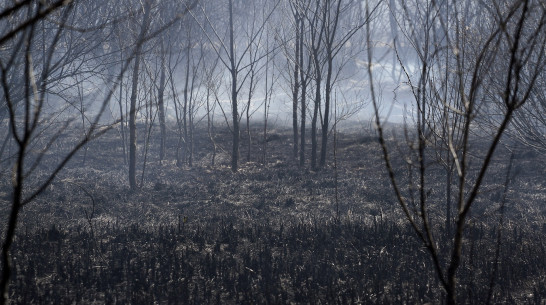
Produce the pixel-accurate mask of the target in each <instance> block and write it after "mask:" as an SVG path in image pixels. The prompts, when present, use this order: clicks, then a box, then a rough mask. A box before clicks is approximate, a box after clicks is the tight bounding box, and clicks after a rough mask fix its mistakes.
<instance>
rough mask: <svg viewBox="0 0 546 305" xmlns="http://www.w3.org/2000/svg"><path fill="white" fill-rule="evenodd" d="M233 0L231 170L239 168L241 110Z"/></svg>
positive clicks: (230, 36) (230, 23)
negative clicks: (239, 106)
mask: <svg viewBox="0 0 546 305" xmlns="http://www.w3.org/2000/svg"><path fill="white" fill-rule="evenodd" d="M233 35H234V33H233V0H229V53H230V58H229V59H230V72H231V111H232V118H233V149H232V152H231V170H232V171H233V172H236V171H237V170H238V169H239V112H238V105H237V67H236V65H235V50H234V49H235V41H234V39H233Z"/></svg>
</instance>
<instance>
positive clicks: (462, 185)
mask: <svg viewBox="0 0 546 305" xmlns="http://www.w3.org/2000/svg"><path fill="white" fill-rule="evenodd" d="M399 4H400V7H401V10H400V11H399V12H394V14H395V15H394V17H395V18H396V19H397V21H398V24H399V25H401V26H400V31H401V32H402V33H403V34H404V36H405V39H406V42H407V43H409V44H411V45H412V46H413V48H414V52H415V54H416V56H415V58H416V60H415V61H412V62H411V64H414V65H417V66H418V67H419V73H418V74H417V75H410V74H409V73H407V69H406V66H407V65H408V60H409V59H403V58H400V57H399V61H400V63H401V67H402V69H403V70H404V71H405V74H406V81H407V84H408V86H409V88H410V90H411V92H412V94H413V103H414V109H415V112H414V113H411V114H410V117H411V119H413V120H414V124H413V125H406V127H405V129H406V135H405V138H406V143H407V148H408V149H407V155H406V156H403V158H404V159H405V160H406V162H407V165H406V166H407V168H408V173H407V176H408V177H409V179H408V186H407V187H406V188H404V187H402V184H401V183H402V182H401V178H400V177H399V175H398V174H397V172H398V171H397V169H396V168H395V167H394V165H393V162H392V161H391V157H392V154H391V153H390V149H389V144H388V143H387V141H386V139H385V137H384V131H383V121H382V118H381V113H380V111H379V104H378V99H377V94H376V92H375V87H374V83H373V81H372V77H373V76H374V73H373V72H372V64H373V61H374V57H373V55H372V48H369V49H368V50H369V51H368V75H369V78H370V90H371V94H372V101H373V106H374V109H375V124H376V126H377V132H378V134H379V141H380V144H381V147H382V151H383V156H384V160H385V164H386V167H387V169H388V173H389V177H390V181H391V184H392V187H393V191H394V193H395V195H396V198H397V200H398V202H399V204H400V206H401V208H402V210H403V212H404V214H405V216H406V219H407V221H408V222H409V224H410V225H411V227H412V228H413V230H414V231H415V232H416V233H417V236H418V238H419V240H420V241H421V242H422V243H423V245H424V246H425V247H426V249H427V251H428V253H429V254H430V257H431V259H432V262H433V266H434V269H435V271H436V273H437V275H438V279H439V281H440V283H441V285H442V287H443V288H444V289H445V291H446V302H447V303H448V304H455V303H456V302H457V293H458V292H457V270H458V269H459V266H460V265H461V261H462V260H463V256H462V254H461V253H462V252H461V250H462V248H463V245H464V239H463V233H464V231H465V228H466V227H467V222H468V220H469V217H470V211H471V209H472V207H473V205H474V203H475V201H476V198H477V196H478V195H479V190H480V187H481V186H482V184H483V181H484V178H485V177H486V175H487V170H488V168H489V167H490V166H491V165H492V163H493V161H492V158H493V155H494V153H495V151H496V149H497V147H498V144H499V142H500V139H501V137H502V136H503V134H504V133H505V132H506V130H507V128H508V125H509V123H510V122H511V121H512V119H513V117H514V115H515V114H517V113H518V111H520V110H521V109H520V108H521V107H522V106H523V105H525V104H526V102H528V100H529V98H530V96H531V93H532V92H533V90H534V88H535V86H536V85H537V83H536V82H537V79H538V78H539V76H540V75H541V74H543V73H544V68H545V65H546V63H545V58H544V56H545V55H544V51H545V48H546V35H545V32H546V31H544V28H545V26H546V25H545V20H546V8H545V7H544V5H543V4H541V2H540V1H534V0H513V1H501V2H500V3H499V2H494V3H483V2H480V3H475V2H471V1H467V2H458V1H457V2H456V1H444V2H442V5H439V4H438V3H437V2H436V1H429V2H422V1H415V2H413V1H400V3H399ZM469 6H470V8H471V9H469ZM477 9H479V11H480V17H479V18H475V19H474V18H472V17H471V16H469V15H468V14H465V13H464V12H469V11H472V10H477ZM367 14H368V16H369V11H368V12H367ZM402 25H403V26H402ZM367 29H368V30H367V40H368V42H369V43H372V38H371V33H370V30H369V27H367ZM498 76H501V77H502V78H503V79H502V82H499V81H498ZM523 76H525V77H523ZM524 79H525V80H526V81H524ZM492 85H494V88H495V89H494V90H493V91H491V90H488V88H489V86H492ZM489 105H496V107H499V105H500V107H499V108H498V111H497V112H496V114H497V116H498V119H497V120H496V121H495V122H496V124H495V125H494V126H490V128H491V130H489V132H481V131H479V130H476V126H478V125H477V124H476V123H477V122H479V121H480V120H481V119H482V118H483V117H484V116H488V115H491V112H490V111H488V109H490V107H488V106H489ZM411 130H413V131H411ZM473 134H479V135H480V143H481V144H480V145H479V146H478V147H476V146H474V145H471V142H472V141H473V138H475V137H476V135H473ZM484 134H485V135H487V136H485V135H484ZM435 151H443V152H444V155H445V154H449V158H445V159H444V160H445V161H446V164H447V165H448V166H447V167H444V168H445V171H446V176H448V177H449V172H450V168H451V166H450V164H454V168H455V175H456V176H455V177H454V180H456V184H455V188H456V191H455V194H453V196H454V197H455V198H454V201H455V202H456V211H455V213H456V215H455V228H454V231H453V232H451V231H448V232H450V233H451V235H450V236H448V239H447V240H448V241H450V242H452V243H449V244H439V242H438V235H437V232H436V231H435V224H436V223H438V222H439V221H440V220H439V219H435V218H434V217H433V216H431V215H432V214H431V213H429V212H430V209H431V208H432V206H433V205H434V201H435V198H434V197H432V196H431V195H430V188H431V186H430V181H429V180H428V176H427V173H428V172H429V171H430V170H432V167H431V165H430V162H429V158H430V156H431V153H433V152H435ZM433 156H434V154H433ZM413 180H416V181H415V182H414V181H413ZM446 182H447V183H450V179H449V178H448V179H447V181H446ZM444 199H445V198H444Z"/></svg>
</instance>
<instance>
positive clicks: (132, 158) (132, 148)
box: [129, 2, 150, 191]
mask: <svg viewBox="0 0 546 305" xmlns="http://www.w3.org/2000/svg"><path fill="white" fill-rule="evenodd" d="M144 10H145V12H144V18H143V21H142V26H141V28H140V35H139V37H138V40H137V45H136V50H135V54H136V55H135V64H134V67H133V80H132V88H131V108H130V111H129V186H130V187H131V190H132V191H134V190H136V188H137V184H136V149H137V143H136V100H137V93H138V73H139V68H140V55H141V54H140V53H141V51H142V44H143V43H144V36H145V35H146V32H147V29H148V19H149V16H150V3H149V2H145V6H144Z"/></svg>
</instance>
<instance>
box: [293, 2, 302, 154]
mask: <svg viewBox="0 0 546 305" xmlns="http://www.w3.org/2000/svg"><path fill="white" fill-rule="evenodd" d="M295 19H296V52H295V58H294V88H292V89H293V91H292V129H293V132H294V147H293V153H294V159H297V158H298V94H299V91H300V79H299V72H300V69H301V66H300V60H299V56H300V39H301V37H300V35H299V34H300V32H299V24H300V23H301V22H302V21H301V20H300V17H299V14H297V13H296V16H295Z"/></svg>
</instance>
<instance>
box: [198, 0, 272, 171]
mask: <svg viewBox="0 0 546 305" xmlns="http://www.w3.org/2000/svg"><path fill="white" fill-rule="evenodd" d="M278 3H279V2H278V1H275V2H274V3H273V4H272V5H264V6H262V9H263V10H264V12H265V13H264V14H263V18H262V20H261V21H260V22H259V23H258V24H257V26H256V30H255V31H253V35H247V37H243V38H241V37H239V35H237V33H236V32H235V28H234V24H235V23H236V22H240V21H241V20H243V18H237V16H236V15H235V14H234V3H233V0H228V6H227V9H228V20H227V29H228V30H227V35H226V36H227V37H226V36H223V35H221V32H220V30H219V28H218V27H217V26H216V25H215V24H213V23H212V22H211V20H210V19H209V18H208V16H207V12H206V11H205V9H204V7H203V6H201V12H202V13H203V15H205V17H206V20H207V21H206V25H207V26H210V28H211V31H210V32H212V33H210V32H209V31H207V30H206V29H205V24H201V23H200V27H201V29H202V30H203V32H204V33H205V35H206V36H207V38H208V40H209V42H210V43H211V44H210V45H211V47H212V48H213V50H214V52H216V54H217V55H218V57H219V58H220V61H221V62H222V64H223V65H224V67H225V68H226V69H227V70H228V72H229V74H230V102H231V125H232V126H231V133H232V138H233V140H232V152H231V170H232V171H233V172H236V171H237V170H238V168H239V140H240V127H239V124H240V117H239V93H240V91H241V88H242V86H243V85H244V84H245V81H246V78H245V77H241V76H242V74H243V73H245V72H246V71H248V68H249V66H250V65H249V64H248V63H247V58H248V56H249V52H250V48H251V46H252V45H253V43H254V41H255V40H256V38H257V37H259V36H261V35H262V33H263V31H264V30H265V27H266V25H267V21H268V20H269V19H270V17H271V16H272V14H273V12H274V11H275V8H276V7H277V6H278ZM193 16H194V18H195V19H196V21H197V17H196V15H195V13H193ZM237 39H243V40H244V42H241V45H243V46H244V47H243V48H242V50H241V51H239V50H238V49H237V47H238V46H239V44H238V41H237ZM264 57H265V55H263V56H261V57H258V58H255V60H254V61H260V60H262V59H263V58H264ZM247 75H249V74H247ZM241 78H242V79H241Z"/></svg>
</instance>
